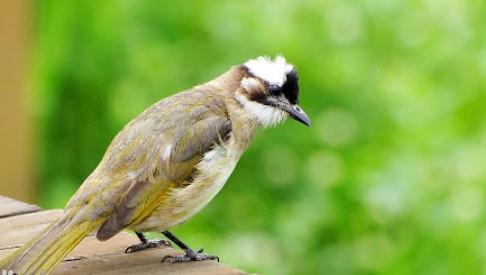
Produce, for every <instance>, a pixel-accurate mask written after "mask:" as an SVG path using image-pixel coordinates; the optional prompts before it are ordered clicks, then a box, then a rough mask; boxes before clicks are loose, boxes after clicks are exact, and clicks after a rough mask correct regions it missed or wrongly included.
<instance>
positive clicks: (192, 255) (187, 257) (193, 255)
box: [162, 231, 219, 263]
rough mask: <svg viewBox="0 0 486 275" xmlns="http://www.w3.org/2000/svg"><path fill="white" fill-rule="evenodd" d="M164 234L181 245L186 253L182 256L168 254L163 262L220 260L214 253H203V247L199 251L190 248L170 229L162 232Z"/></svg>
mask: <svg viewBox="0 0 486 275" xmlns="http://www.w3.org/2000/svg"><path fill="white" fill-rule="evenodd" d="M162 234H164V236H166V237H167V238H168V239H169V240H171V241H172V242H174V243H175V244H176V245H177V246H178V247H180V248H181V249H182V250H184V252H186V254H184V255H180V256H171V255H167V256H165V257H164V258H163V259H162V262H171V263H175V262H189V261H202V260H217V261H218V262H219V257H218V256H214V255H208V254H206V253H202V252H203V249H199V250H198V251H197V252H194V250H192V249H190V248H189V247H188V246H187V245H186V244H185V243H183V242H182V241H180V240H179V239H177V238H176V236H174V235H172V233H170V232H169V231H164V232H162Z"/></svg>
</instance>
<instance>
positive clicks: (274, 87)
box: [268, 85, 282, 95]
mask: <svg viewBox="0 0 486 275" xmlns="http://www.w3.org/2000/svg"><path fill="white" fill-rule="evenodd" d="M268 91H269V92H270V93H271V94H272V95H279V94H280V93H282V87H280V86H278V85H268Z"/></svg>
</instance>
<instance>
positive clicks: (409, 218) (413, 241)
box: [31, 0, 486, 275]
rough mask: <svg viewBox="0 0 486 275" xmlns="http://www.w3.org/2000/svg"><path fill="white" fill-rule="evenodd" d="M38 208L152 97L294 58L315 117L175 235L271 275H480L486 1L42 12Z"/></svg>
mask: <svg viewBox="0 0 486 275" xmlns="http://www.w3.org/2000/svg"><path fill="white" fill-rule="evenodd" d="M33 5H34V7H33V12H34V28H35V30H34V35H35V39H34V46H33V56H34V62H33V68H32V70H31V71H32V79H33V85H32V87H33V90H34V96H35V104H34V105H35V113H36V114H37V118H38V123H39V124H38V129H39V131H38V135H39V138H40V142H39V145H40V150H39V154H40V155H39V159H38V163H39V167H40V169H39V171H40V179H41V182H42V188H41V190H42V194H41V205H42V206H43V207H46V208H51V207H63V206H64V204H65V203H66V202H67V200H68V199H69V198H70V196H71V195H72V194H73V193H74V191H75V190H76V189H77V187H78V186H79V184H80V183H81V182H82V181H83V180H84V179H85V178H86V177H87V176H88V175H89V173H90V172H91V171H92V170H93V169H94V168H95V167H96V165H97V163H98V162H99V160H100V159H101V156H102V154H103V153H104V151H105V149H106V147H107V146H108V144H109V142H110V141H111V139H112V138H113V137H114V135H115V134H116V133H117V132H118V131H119V130H120V129H121V128H122V127H123V125H125V124H126V123H127V122H128V121H129V120H130V119H131V118H133V117H134V116H136V115H137V114H138V113H140V112H141V111H143V110H144V109H145V108H146V107H148V106H150V105H151V104H152V103H154V102H156V101H157V100H159V99H161V98H164V97H166V96H168V95H171V94H173V93H175V92H178V91H181V90H184V89H186V88H189V87H192V86H193V85H195V84H198V83H202V82H204V81H207V80H210V79H212V78H214V77H215V76H217V75H219V74H220V73H223V72H224V71H226V70H227V69H228V68H229V67H230V66H231V65H235V64H241V63H243V62H245V61H246V60H248V59H250V58H254V57H256V56H259V55H262V54H265V55H270V56H275V55H276V54H283V55H284V56H285V57H286V58H287V59H288V60H289V61H290V62H291V63H293V64H295V65H296V67H297V68H298V70H299V73H300V78H301V105H302V107H303V108H304V110H306V112H307V113H308V114H309V116H310V117H311V118H312V120H313V127H312V128H306V127H304V126H302V125H300V124H298V123H296V122H294V121H289V122H287V123H286V124H284V125H280V126H278V127H276V128H272V129H267V130H265V131H262V132H261V133H260V134H259V135H258V136H257V138H256V139H255V140H254V142H253V144H252V145H251V146H250V148H249V150H248V151H247V153H246V154H245V155H244V156H243V157H242V159H241V160H240V162H239V164H238V166H237V168H236V170H235V172H234V173H233V175H232V176H231V178H230V179H229V181H228V183H227V185H226V186H225V187H224V189H223V190H222V192H221V193H220V194H219V195H218V196H217V197H216V198H215V199H214V200H213V201H212V202H211V203H210V205H209V206H208V207H206V208H205V209H204V210H203V211H202V212H201V213H200V214H199V215H197V216H196V217H195V218H193V219H192V220H190V221H189V222H187V223H186V224H184V225H182V226H180V227H178V228H175V229H174V233H175V234H176V235H178V236H179V237H180V238H181V239H183V240H185V241H186V242H187V243H189V244H190V245H191V246H193V247H195V248H199V247H204V248H205V249H206V251H208V252H209V253H214V254H217V255H219V256H220V257H221V259H222V261H223V262H224V263H226V264H229V265H232V266H235V267H239V268H241V269H244V270H246V271H248V272H258V273H261V274H317V273H320V274H429V275H430V274H479V273H482V272H485V271H486V270H485V265H486V264H485V263H486V219H485V215H484V213H483V212H484V209H485V197H484V196H485V191H486V188H485V186H484V184H485V180H486V169H484V164H485V160H486V126H485V123H484V122H485V118H486V116H485V109H486V94H485V91H484V90H485V85H486V81H485V76H486V47H485V45H486V31H485V30H486V20H485V19H484V18H485V17H484V16H485V14H486V4H485V3H484V2H483V1H459V0H427V1H385V0H377V1H339V0H330V1H312V0H303V1H290V0H280V1H257V0H252V1H221V0H206V1H191V2H190V1H177V2H176V1H170V2H169V1H167V2H164V1H135V0H122V1H82V0H76V1H34V2H33Z"/></svg>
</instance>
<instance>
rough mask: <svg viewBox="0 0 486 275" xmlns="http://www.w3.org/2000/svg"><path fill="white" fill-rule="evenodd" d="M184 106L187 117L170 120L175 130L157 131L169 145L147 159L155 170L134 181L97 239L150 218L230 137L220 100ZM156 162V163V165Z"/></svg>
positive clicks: (163, 143) (229, 129)
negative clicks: (160, 203)
mask: <svg viewBox="0 0 486 275" xmlns="http://www.w3.org/2000/svg"><path fill="white" fill-rule="evenodd" d="M193 99H194V98H193ZM165 107H169V108H170V107H171V106H165ZM184 107H185V108H184V109H185V110H183V111H185V112H186V114H187V115H186V116H182V117H185V119H181V120H180V121H178V122H176V123H174V119H170V122H169V124H172V125H173V127H172V128H165V130H164V131H163V132H158V134H159V136H157V137H156V138H158V139H162V140H166V141H167V142H163V141H162V142H153V144H154V145H155V146H159V148H158V150H159V153H158V154H156V159H155V160H154V159H152V160H150V159H149V160H145V161H147V162H149V163H146V164H145V165H146V166H148V167H152V169H148V171H146V172H145V173H143V175H142V176H140V177H138V178H136V179H132V183H131V184H130V186H129V187H128V189H127V190H126V192H125V193H124V195H123V196H122V198H121V200H120V202H119V203H118V205H117V206H116V209H115V211H114V212H113V214H112V215H111V216H110V217H109V218H108V219H107V220H106V222H105V223H104V224H103V225H102V226H101V228H100V229H99V230H98V233H97V238H98V239H100V240H106V239H109V238H111V237H112V236H114V235H115V234H117V233H118V232H120V231H121V230H122V229H123V228H125V227H127V226H129V225H130V224H133V223H136V222H138V221H140V220H143V219H144V218H146V217H147V216H149V215H150V213H151V212H152V211H153V210H154V209H155V208H156V207H157V206H158V204H159V200H160V199H161V197H163V196H164V195H165V194H167V193H168V192H167V190H169V189H171V188H176V187H178V186H180V185H181V184H182V183H183V182H184V181H185V179H187V178H188V177H189V176H190V175H191V173H192V171H193V170H194V168H195V166H196V164H197V163H199V161H200V160H201V158H202V157H203V155H204V153H206V152H208V151H209V150H211V148H212V147H213V146H214V144H215V143H219V142H220V141H222V140H225V139H226V138H227V137H228V135H229V134H230V132H231V122H230V120H229V119H228V117H227V115H226V111H225V109H224V104H222V103H221V102H220V101H217V100H216V99H214V98H211V97H209V98H208V97H205V98H204V99H201V101H199V102H197V103H195V104H193V105H190V104H187V102H186V104H185V106H184ZM179 111H181V110H180V109H179ZM145 119H147V117H145ZM169 137H170V138H169ZM167 148H170V150H171V151H170V156H169V157H168V158H167V159H163V156H164V154H165V150H167ZM165 157H167V156H165ZM150 162H152V163H150ZM153 162H156V163H157V164H156V165H153ZM137 167H138V166H137ZM132 170H133V169H132Z"/></svg>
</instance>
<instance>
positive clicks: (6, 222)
mask: <svg viewBox="0 0 486 275" xmlns="http://www.w3.org/2000/svg"><path fill="white" fill-rule="evenodd" d="M62 212H63V211H62V210H59V209H57V210H48V211H41V212H37V213H30V214H24V215H18V216H12V217H8V218H3V219H0V221H1V222H0V259H2V258H4V257H6V256H7V255H9V254H11V253H13V252H14V251H15V249H17V248H18V247H19V246H21V245H22V244H24V243H25V242H27V241H28V240H29V239H31V238H33V237H34V236H36V235H37V234H39V233H41V232H42V230H44V229H45V228H46V227H47V226H48V225H49V224H50V223H51V222H53V221H54V220H56V219H57V218H58V217H59V216H60V215H61V214H62ZM138 242H139V240H138V238H137V237H135V236H134V235H132V234H128V233H126V232H121V233H119V234H118V235H116V236H114V237H113V238H111V239H109V240H107V241H104V242H100V241H98V240H97V239H96V237H95V236H94V235H93V234H91V235H90V236H88V237H86V238H85V239H84V240H83V241H82V242H81V243H80V244H79V245H78V246H77V247H76V248H75V249H74V250H73V251H72V252H71V253H70V254H69V255H68V256H67V257H66V258H65V259H64V261H63V262H61V264H60V265H59V266H58V267H57V269H56V271H55V273H54V274H161V273H163V274H188V275H189V274H191V275H194V274H216V275H218V274H246V273H245V272H243V271H240V270H237V269H234V268H231V267H227V266H225V265H223V264H220V263H217V262H215V261H201V262H190V263H161V261H160V260H161V259H162V258H163V257H165V256H166V255H178V254H180V253H181V251H180V250H176V249H173V248H165V247H164V248H154V249H148V250H145V251H139V252H135V253H124V251H125V249H126V248H127V247H128V246H130V245H133V244H136V243H138Z"/></svg>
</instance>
